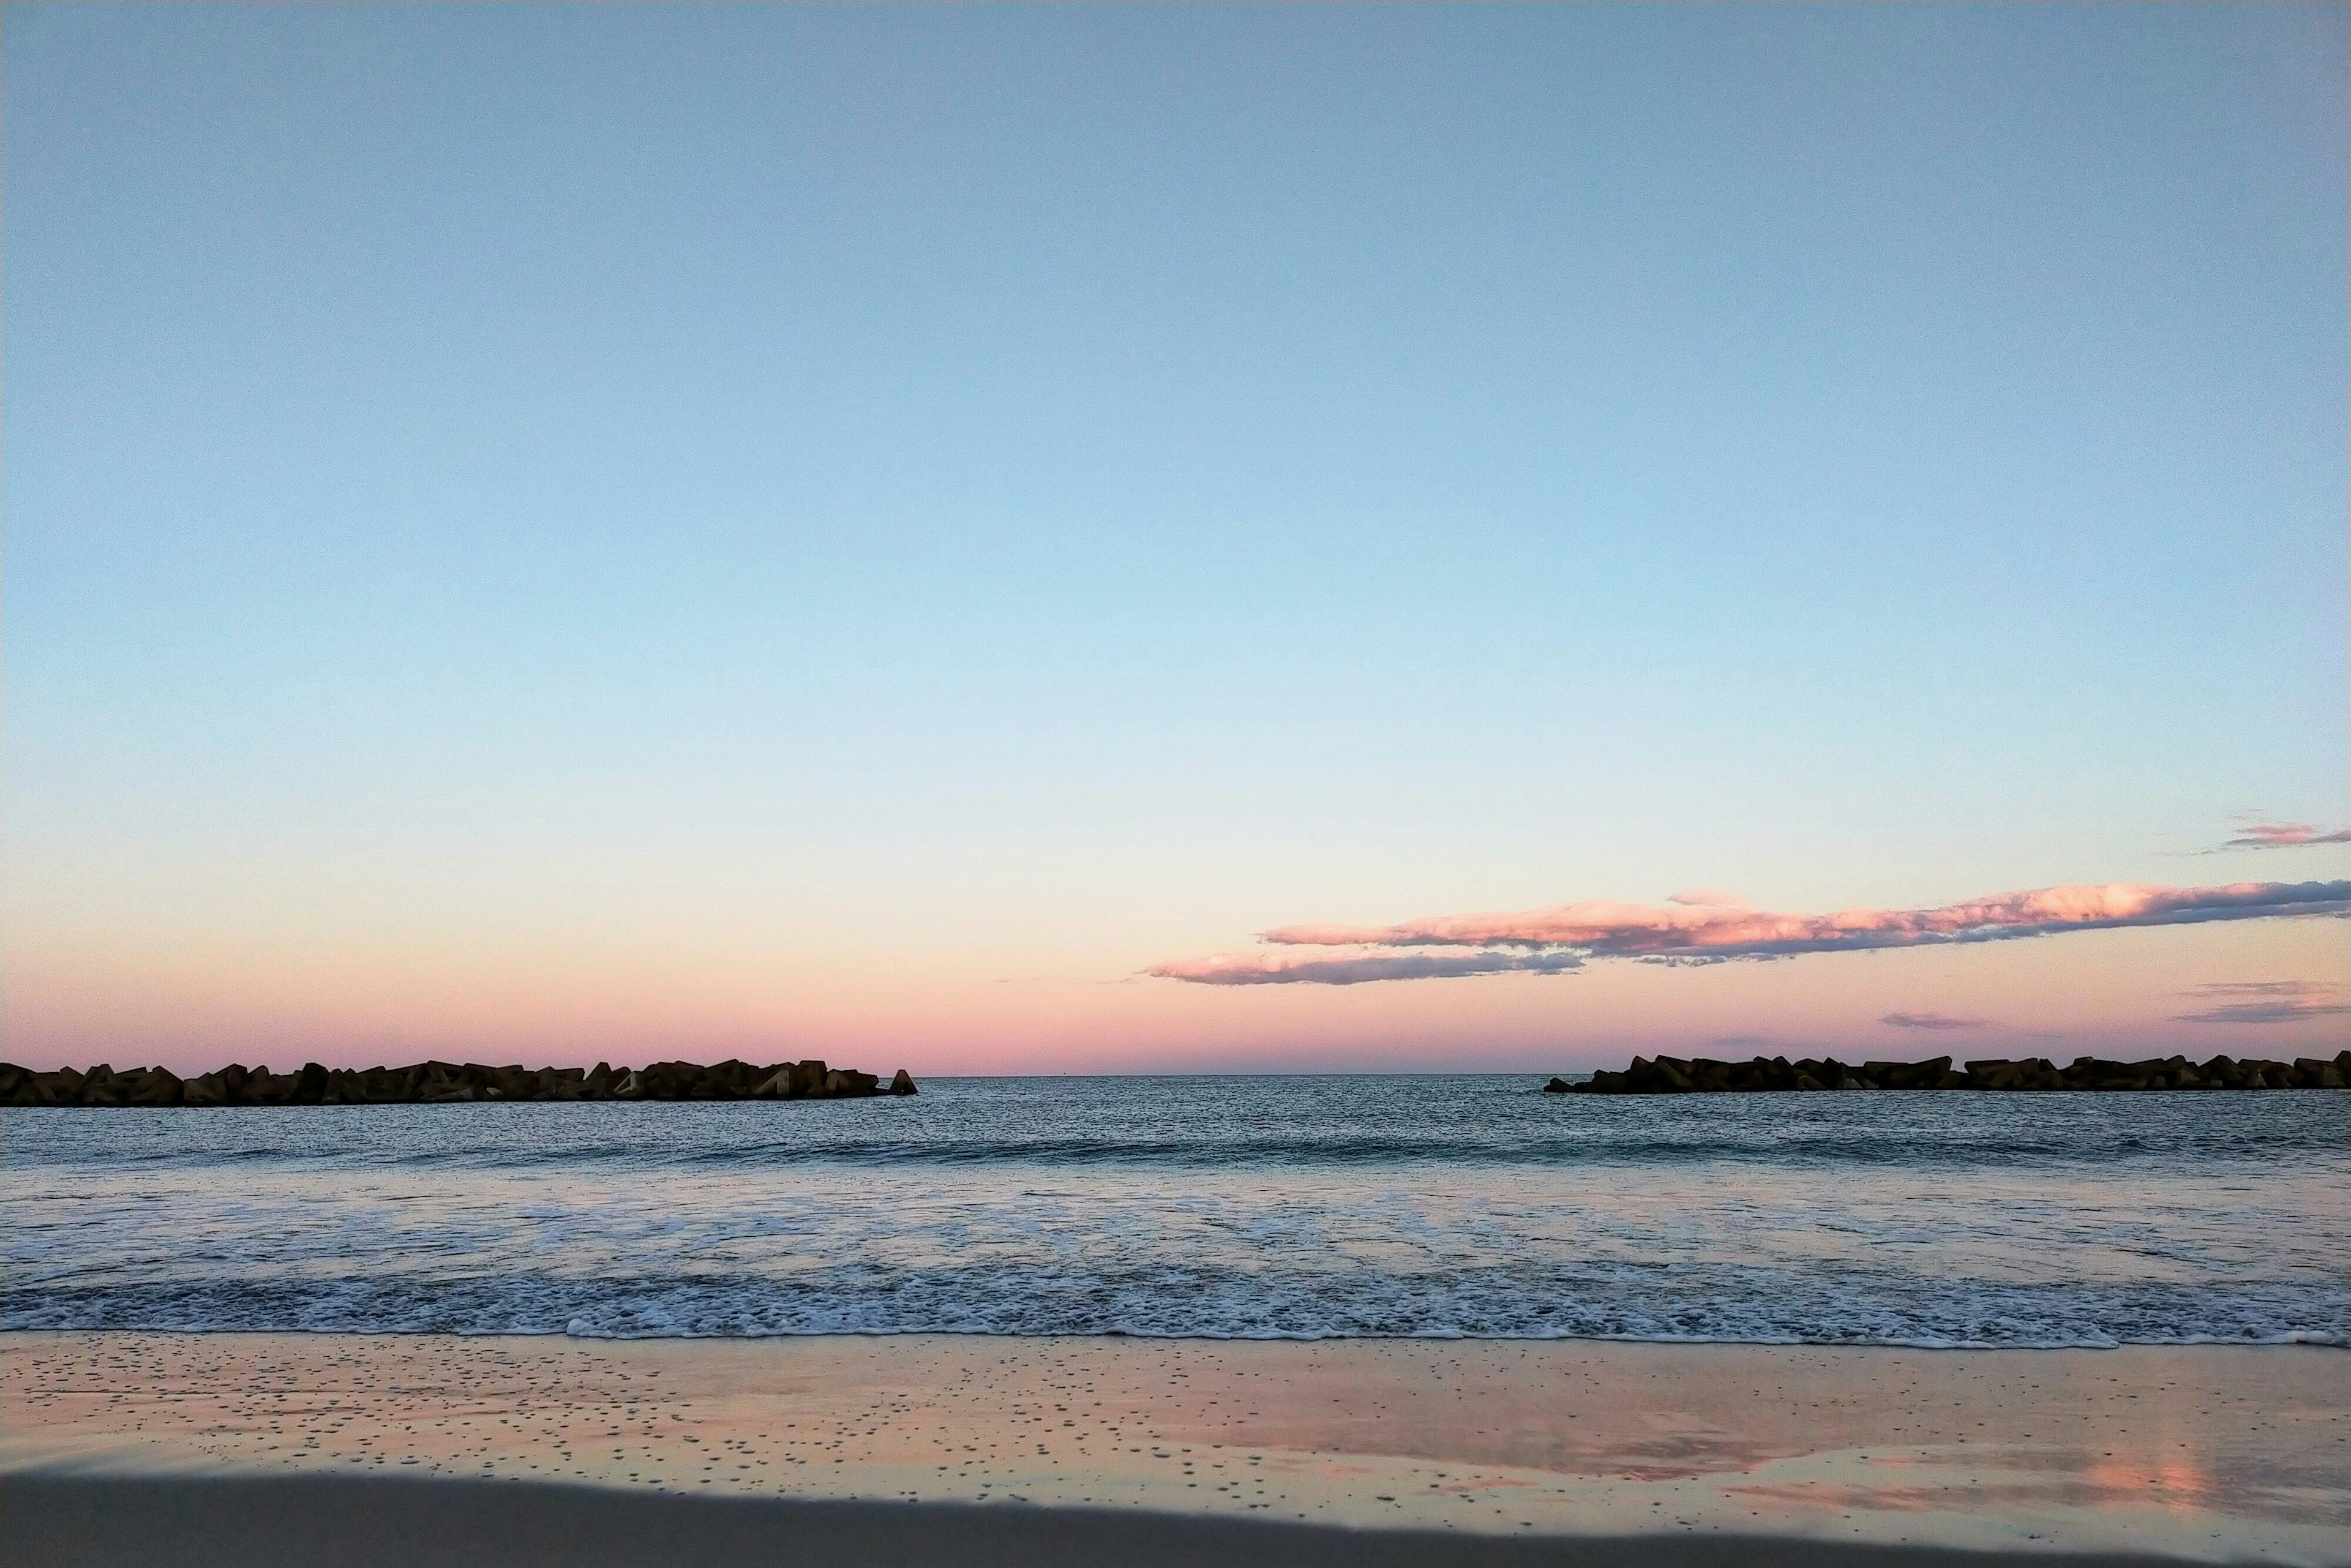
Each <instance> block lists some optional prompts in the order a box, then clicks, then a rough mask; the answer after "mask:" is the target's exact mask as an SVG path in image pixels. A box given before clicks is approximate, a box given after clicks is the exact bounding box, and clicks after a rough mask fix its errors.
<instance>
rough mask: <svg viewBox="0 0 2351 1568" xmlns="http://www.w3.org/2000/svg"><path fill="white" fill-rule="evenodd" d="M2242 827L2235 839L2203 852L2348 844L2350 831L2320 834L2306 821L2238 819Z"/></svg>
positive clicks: (2339, 829) (2350, 840) (2349, 842)
mask: <svg viewBox="0 0 2351 1568" xmlns="http://www.w3.org/2000/svg"><path fill="white" fill-rule="evenodd" d="M2240 821H2242V822H2243V827H2242V829H2241V831H2239V832H2238V834H2237V836H2236V837H2235V838H2233V839H2229V840H2227V841H2223V842H2222V843H2221V844H2220V846H2219V848H2218V849H2214V850H2210V851H2208V852H2207V853H2211V854H2218V853H2220V851H2222V850H2290V849H2296V848H2299V847H2300V846H2302V845H2304V844H2351V828H2336V829H2335V830H2334V831H2332V832H2322V831H2319V830H2318V829H2317V828H2315V827H2314V826H2312V825H2311V824H2310V823H2308V822H2269V821H2262V820H2261V819H2260V818H2258V817H2254V818H2252V819H2251V820H2246V819H2242V818H2241V819H2240Z"/></svg>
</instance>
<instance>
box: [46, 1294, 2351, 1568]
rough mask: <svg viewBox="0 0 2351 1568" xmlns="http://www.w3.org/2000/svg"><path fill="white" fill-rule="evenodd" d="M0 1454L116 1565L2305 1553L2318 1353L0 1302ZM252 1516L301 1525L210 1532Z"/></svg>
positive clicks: (2330, 1476)
mask: <svg viewBox="0 0 2351 1568" xmlns="http://www.w3.org/2000/svg"><path fill="white" fill-rule="evenodd" d="M0 1477H5V1480H0V1486H5V1492H6V1496H7V1506H6V1508H5V1512H0V1530H5V1532H6V1535H5V1545H6V1547H7V1552H6V1557H7V1560H8V1561H9V1562H11V1563H65V1562H96V1561H116V1562H130V1561H135V1560H139V1559H136V1558H135V1557H126V1556H124V1555H123V1552H124V1551H126V1550H131V1546H132V1545H133V1544H135V1542H133V1540H132V1538H131V1537H125V1538H124V1539H122V1540H115V1539H114V1538H113V1536H112V1535H110V1534H109V1533H108V1532H109V1531H113V1532H115V1533H116V1534H119V1533H120V1531H122V1530H124V1529H126V1528H127V1524H126V1522H125V1521H130V1520H132V1519H134V1518H139V1517H152V1518H154V1519H170V1520H176V1521H181V1522H180V1523H179V1525H177V1526H175V1527H174V1528H173V1530H172V1538H173V1539H175V1540H176V1541H177V1542H178V1543H179V1545H180V1547H181V1548H183V1549H184V1550H182V1551H179V1552H176V1553H175V1554H173V1555H172V1556H169V1557H157V1558H149V1559H145V1560H149V1561H159V1562H160V1561H175V1562H201V1561H220V1562H230V1561H237V1560H239V1559H240V1555H241V1556H242V1559H243V1560H245V1561H258V1560H261V1557H260V1556H257V1555H256V1553H257V1552H258V1553H262V1554H264V1555H268V1556H269V1558H270V1560H272V1561H281V1562H286V1561H306V1560H312V1559H313V1558H316V1559H317V1560H324V1559H325V1558H326V1557H329V1556H331V1557H333V1558H334V1559H335V1560H336V1561H338V1562H341V1563H350V1562H360V1561H372V1560H374V1559H370V1558H365V1557H359V1556H353V1555H351V1552H352V1551H355V1550H358V1545H359V1542H360V1537H361V1536H364V1537H365V1539H366V1541H367V1542H371V1543H373V1544H371V1545H369V1546H368V1547H367V1549H368V1550H375V1549H376V1548H377V1547H378V1546H383V1548H384V1550H387V1551H390V1550H391V1546H388V1545H385V1544H384V1543H385V1542H392V1544H393V1545H396V1544H398V1542H399V1539H400V1538H399V1531H402V1530H408V1531H437V1530H440V1529H442V1528H443V1526H442V1525H441V1524H439V1523H436V1522H434V1521H446V1520H449V1519H453V1518H458V1517H462V1516H465V1515H466V1514H467V1511H468V1510H481V1511H486V1513H487V1514H488V1515H489V1516H493V1517H496V1518H500V1519H514V1520H521V1519H526V1518H528V1519H535V1520H538V1521H539V1522H538V1525H536V1526H534V1528H535V1529H538V1530H539V1531H541V1532H542V1534H544V1532H545V1531H555V1532H556V1533H555V1534H554V1535H552V1536H547V1537H546V1539H549V1540H557V1539H569V1535H566V1534H565V1533H564V1531H565V1530H566V1529H569V1527H559V1521H561V1520H563V1519H566V1518H581V1517H587V1514H583V1513H582V1512H581V1511H583V1510H586V1511H589V1512H590V1513H593V1512H594V1511H597V1510H607V1511H609V1510H614V1509H618V1510H620V1511H621V1512H620V1513H617V1514H614V1515H612V1517H611V1520H610V1521H608V1523H607V1524H606V1525H600V1526H599V1527H598V1529H597V1530H596V1531H592V1532H590V1535H591V1537H592V1541H593V1542H597V1543H601V1544H597V1545H596V1547H595V1550H598V1551H603V1550H605V1549H606V1548H607V1547H610V1548H611V1551H613V1552H619V1551H620V1550H621V1543H622V1542H626V1541H628V1540H632V1539H638V1537H637V1536H634V1535H632V1533H631V1532H632V1531H653V1534H651V1535H646V1536H643V1539H644V1540H647V1541H661V1542H668V1543H669V1544H668V1545H667V1546H664V1549H663V1550H664V1552H667V1553H668V1555H669V1557H670V1558H671V1559H672V1560H674V1561H680V1562H685V1561H693V1562H702V1561H709V1562H714V1563H715V1562H718V1561H722V1560H723V1561H729V1562H757V1561H770V1560H773V1561H807V1562H830V1561H839V1562H854V1561H864V1560H868V1559H869V1558H870V1557H872V1556H875V1555H879V1556H884V1557H887V1558H889V1559H892V1560H899V1561H908V1562H926V1561H935V1562H942V1563H945V1562H956V1563H964V1562H995V1561H1005V1562H1011V1561H1016V1560H1018V1561H1029V1562H1040V1561H1055V1560H1064V1559H1065V1560H1068V1561H1072V1562H1074V1561H1080V1560H1099V1559H1100V1558H1101V1557H1102V1556H1105V1555H1109V1554H1110V1552H1111V1548H1110V1546H1109V1545H1108V1544H1107V1543H1108V1542H1112V1541H1113V1540H1115V1541H1120V1542H1126V1544H1123V1545H1119V1546H1117V1547H1116V1552H1117V1554H1119V1555H1121V1556H1123V1557H1126V1558H1129V1559H1132V1560H1133V1561H1135V1562H1151V1561H1165V1562H1171V1563H1172V1562H1207V1561H1209V1560H1210V1559H1212V1558H1213V1559H1215V1560H1216V1561H1217V1562H1218V1563H1235V1562H1252V1561H1267V1562H1276V1561H1279V1562H1311V1561H1317V1560H1329V1561H1342V1560H1343V1561H1348V1562H1373V1561H1396V1562H1406V1561H1414V1562H1428V1561H1437V1560H1451V1561H1459V1562H1464V1563H1468V1562H1483V1561H1493V1562H1503V1561H1510V1562H1531V1561H1568V1562H1581V1563H1602V1562H1615V1561H1624V1562H1633V1561H1639V1562H1643V1563H1701V1562H1712V1561H1721V1562H1731V1561H1741V1562H1745V1561H1758V1562H1760V1561H1765V1560H1785V1561H1790V1562H1796V1561H1807V1562H1810V1561H1828V1560H1830V1558H1829V1556H1824V1555H1823V1552H1829V1554H1830V1556H1834V1557H1839V1558H1844V1559H1845V1560H1847V1561H1885V1560H1891V1559H1894V1558H1899V1557H1904V1556H1908V1555H1911V1554H1913V1553H1922V1554H1923V1555H1921V1556H1920V1558H1919V1560H1920V1561H1922V1562H1923V1561H1925V1560H1927V1558H1928V1557H1933V1558H1935V1559H1937V1560H1950V1559H1949V1558H1948V1554H1949V1553H1950V1552H2000V1553H2014V1552H2028V1553H2033V1554H2043V1553H2047V1554H2093V1553H2095V1554H2109V1555H2113V1556H2116V1557H2118V1558H2119V1557H2134V1558H2149V1557H2167V1558H2174V1559H2189V1560H2200V1561H2215V1562H2217V1561H2264V1562H2279V1563H2309V1564H2331V1563H2351V1355H2346V1354H2344V1353H2343V1352H2341V1351H2337V1350H2326V1349H2316V1348H2301V1347H2277V1348H2239V1347H2210V1348H2203V1347H2191V1348H2182V1349H2125V1350H2116V1351H2104V1352H2097V1351H2038V1352H1917V1351H1901V1350H1876V1349H1838V1350H1827V1349H1817V1348H1797V1347H1787V1348H1782V1347H1756V1346H1722V1345H1704V1346H1700V1345H1653V1344H1597V1343H1589V1342H1553V1343H1528V1342H1509V1341H1479V1342H1436V1341H1347V1342H1332V1343H1318V1344H1292V1343H1233V1342H1202V1341H1148V1340H1122V1339H1086V1340H1049V1339H1029V1340H1009V1339H967V1338H953V1337H931V1336H924V1337H907V1338H895V1339H854V1338H844V1339H798V1340H757V1341H655V1342H632V1343H598V1342H589V1341H577V1340H562V1339H456V1338H443V1337H410V1336H384V1337H374V1336H356V1335H315V1336H313V1335H244V1334H234V1335H232V1334H200V1335H170V1334H136V1333H71V1334H49V1333H18V1334H5V1335H0ZM329 1479H331V1480H332V1482H333V1483H334V1484H333V1487H332V1488H331V1489H330V1488H329V1486H328V1482H329ZM517 1482H520V1483H537V1484H535V1485H517V1484H512V1483H517ZM363 1483H364V1484H363ZM497 1483H507V1484H497ZM256 1489H259V1490H256ZM264 1495H266V1496H267V1497H268V1498H269V1499H270V1500H269V1501H268V1503H267V1505H266V1507H258V1508H257V1505H256V1503H255V1502H254V1499H256V1498H258V1497H262V1496H264ZM426 1499H429V1500H430V1501H429V1502H425V1501H423V1500H426ZM141 1510H145V1511H147V1514H145V1515H142V1514H141ZM678 1510H684V1513H682V1514H681V1513H678V1512H677V1511H678ZM371 1511H373V1512H374V1513H376V1514H381V1522H379V1523H378V1524H376V1525H373V1526H371V1527H370V1528H369V1529H367V1530H365V1531H361V1530H360V1527H359V1525H358V1523H357V1521H360V1520H361V1519H363V1518H367V1517H370V1516H371ZM596 1517H599V1518H602V1517H603V1515H601V1514H597V1515H596ZM73 1519H79V1520H81V1521H82V1523H81V1526H80V1527H79V1528H78V1531H77V1530H64V1529H62V1528H60V1527H58V1521H68V1520H73ZM695 1520H704V1521H707V1524H706V1528H705V1525H702V1524H695V1523H693V1522H692V1521H695ZM44 1521H46V1523H45V1522H44ZM205 1521H210V1522H205ZM238 1521H244V1522H243V1523H242V1524H240V1523H238ZM256 1521H263V1522H268V1521H274V1522H268V1527H269V1528H277V1529H284V1530H295V1531H300V1530H303V1529H310V1528H312V1527H315V1529H316V1530H317V1531H324V1532H325V1534H324V1535H313V1536H305V1537H301V1539H300V1540H278V1541H277V1542H275V1543H274V1544H268V1543H258V1542H253V1541H250V1540H246V1541H244V1542H243V1544H241V1545H236V1544H235V1543H234V1541H235V1539H241V1538H236V1537H235V1531H237V1530H238V1529H251V1528H261V1527H262V1523H257V1522H256ZM305 1521H308V1522H307V1523H306V1522H305ZM1276 1526H1279V1527H1280V1528H1279V1529H1277V1528H1276ZM45 1529H46V1530H47V1531H48V1533H47V1534H46V1535H43V1534H41V1533H40V1531H42V1530H45ZM338 1531H341V1532H343V1533H345V1534H348V1535H350V1537H351V1541H350V1542H345V1543H344V1544H343V1545H340V1546H333V1547H328V1546H325V1545H319V1544H317V1543H318V1542H324V1541H326V1540H327V1539H328V1538H329V1537H332V1536H334V1535H335V1534H336V1532H338ZM385 1531H392V1534H390V1535H387V1534H385ZM680 1531H684V1532H685V1533H684V1535H680V1534H679V1532H680ZM873 1531H883V1535H882V1536H877V1535H874V1534H873V1533H872V1532H873ZM891 1531H898V1532H900V1533H899V1534H897V1535H894V1536H892V1535H890V1534H889V1532H891ZM1040 1531H1041V1532H1042V1533H1041V1534H1040V1533H1039V1532H1040ZM1103 1531H1107V1532H1109V1533H1108V1534H1106V1535H1105V1534H1102V1533H1101V1532H1103ZM730 1532H732V1533H730ZM828 1532H830V1533H828ZM844 1532H845V1533H844ZM861 1532H862V1533H861ZM1089 1532H1093V1533H1089ZM1301 1532H1302V1533H1301ZM884 1536H888V1539H887V1540H884V1538H883V1537H884ZM689 1538H690V1539H689ZM435 1539H438V1537H435ZM451 1539H452V1540H453V1541H455V1542H457V1543H458V1544H459V1545H463V1544H464V1542H465V1540H473V1541H474V1542H475V1546H478V1545H480V1544H481V1542H482V1540H484V1539H486V1538H480V1537H478V1536H472V1537H454V1538H451ZM305 1540H307V1541H311V1542H313V1544H314V1545H315V1546H316V1550H315V1551H310V1550H308V1549H306V1548H304V1547H303V1545H302V1543H301V1542H302V1541H305ZM763 1540H764V1541H768V1542H771V1543H772V1542H778V1541H789V1542H799V1546H796V1547H794V1548H793V1552H791V1553H789V1554H787V1555H785V1556H782V1557H778V1556H776V1555H775V1554H774V1553H773V1552H769V1551H766V1550H757V1549H754V1548H753V1547H752V1546H748V1545H745V1544H743V1543H744V1542H758V1541H763ZM820 1541H824V1542H833V1544H832V1545H830V1546H826V1547H824V1548H823V1550H821V1551H817V1550H816V1547H817V1544H818V1542H820ZM1760 1541H1768V1542H1780V1543H1782V1545H1781V1546H1780V1547H1777V1548H1773V1549H1772V1550H1771V1552H1766V1553H1763V1554H1762V1555H1760V1556H1759V1555H1758V1552H1759V1551H1760V1550H1761V1549H1760V1548H1759V1547H1758V1546H1757V1545H1756V1542H1760ZM76 1542H81V1543H82V1544H81V1545H80V1546H77V1545H76ZM726 1542H735V1544H733V1545H728V1544H726ZM859 1542H863V1544H862V1545H861V1544H859ZM1056 1542H1059V1544H1056ZM1154 1542H1155V1543H1156V1544H1152V1543H1154ZM1311 1542H1321V1543H1322V1544H1321V1545H1313V1544H1311ZM697 1543H698V1544H697ZM689 1545H690V1546H691V1547H692V1550H694V1551H695V1552H702V1551H704V1549H705V1548H707V1550H708V1552H710V1553H714V1554H708V1555H701V1556H679V1555H678V1552H682V1551H685V1550H686V1549H687V1547H688V1546H689ZM101 1546H104V1547H106V1548H107V1550H105V1551H103V1552H100V1551H99V1547H101ZM1146 1548H1147V1549H1148V1550H1147V1551H1146ZM1832 1548H1835V1549H1837V1550H1835V1551H1834V1552H1832V1551H1831V1549H1832ZM803 1549H805V1550H803ZM1847 1549H1850V1551H1851V1552H1852V1553H1853V1554H1852V1555H1848V1552H1847ZM1929 1549H1931V1550H1929ZM586 1550H587V1548H585V1547H583V1548H582V1549H581V1551H573V1552H564V1553H562V1554H561V1560H564V1561H576V1562H587V1561H599V1562H601V1561H611V1562H622V1561H643V1560H646V1559H645V1558H644V1557H643V1556H636V1557H632V1556H629V1555H627V1554H626V1553H625V1552H623V1553H622V1554H621V1555H609V1554H608V1555H606V1556H603V1557H595V1556H593V1555H592V1554H591V1555H582V1552H585V1551H586ZM77 1551H80V1552H83V1554H82V1555H79V1556H76V1555H75V1554H74V1553H75V1552H77ZM205 1552H214V1554H213V1555H211V1556H206V1555H205V1554H204V1553H205ZM810 1552H814V1554H813V1555H811V1554H810ZM1148 1552H1160V1553H1161V1555H1159V1556H1157V1557H1153V1556H1150V1555H1149V1554H1148ZM1316 1552H1338V1553H1340V1555H1338V1556H1336V1557H1329V1558H1325V1559H1318V1558H1317V1557H1316V1556H1315V1553H1316ZM1367 1552H1370V1553H1374V1554H1373V1555H1365V1553H1367ZM1394 1552H1403V1553H1405V1555H1401V1556H1387V1555H1381V1554H1384V1553H1394ZM1620 1552H1632V1553H1633V1554H1634V1555H1632V1556H1629V1557H1626V1556H1620V1555H1614V1554H1615V1553H1620ZM1693 1552H1695V1553H1697V1555H1691V1553H1693ZM1722 1552H1731V1553H1732V1555H1730V1556H1721V1555H1719V1554H1720V1553H1722ZM1783 1552H1793V1553H1795V1555H1793V1556H1784V1557H1783V1555H1782V1554H1783ZM288 1553H291V1555H288ZM1187 1553H1188V1554H1187ZM1065 1554H1067V1555H1066V1558H1065ZM1530 1554H1531V1555H1530ZM395 1555H397V1554H395ZM384 1560H385V1561H392V1560H394V1559H393V1557H386V1558H385V1559H384ZM399 1560H402V1561H431V1560H442V1561H453V1562H454V1561H461V1560H462V1561H469V1562H501V1563H504V1562H529V1561H539V1560H541V1559H540V1558H537V1557H533V1556H531V1555H529V1552H528V1550H527V1549H526V1548H525V1546H523V1545H516V1546H515V1547H514V1548H513V1549H512V1550H511V1551H509V1550H506V1549H503V1548H502V1549H500V1550H499V1551H498V1552H496V1553H495V1554H492V1555H483V1554H482V1553H481V1552H478V1551H475V1550H473V1549H472V1548H467V1549H465V1550H463V1551H458V1552H456V1554H455V1555H451V1554H450V1553H449V1552H445V1551H441V1550H439V1549H435V1548H433V1547H432V1546H431V1545H430V1542H425V1541H423V1539H422V1538H419V1539H417V1540H411V1541H409V1542H407V1548H406V1555H405V1556H402V1557H400V1558H399ZM545 1560H549V1561H553V1560H557V1559H555V1558H547V1559H545Z"/></svg>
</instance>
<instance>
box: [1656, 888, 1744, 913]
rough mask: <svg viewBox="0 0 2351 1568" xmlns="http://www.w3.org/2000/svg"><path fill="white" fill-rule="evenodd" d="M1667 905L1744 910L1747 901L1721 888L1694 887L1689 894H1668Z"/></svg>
mask: <svg viewBox="0 0 2351 1568" xmlns="http://www.w3.org/2000/svg"><path fill="white" fill-rule="evenodd" d="M1666 902H1667V904H1684V905H1687V906H1688V907H1690V908H1695V909H1744V908H1746V907H1747V900H1746V899H1745V898H1744V897H1742V896H1741V895H1740V894H1736V893H1725V892H1723V891H1722V889H1720V888H1719V887H1693V888H1691V889H1690V890H1689V891H1687V893H1669V894H1666Z"/></svg>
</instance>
